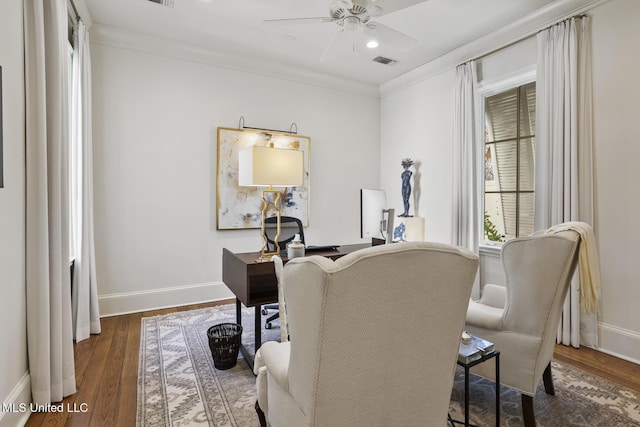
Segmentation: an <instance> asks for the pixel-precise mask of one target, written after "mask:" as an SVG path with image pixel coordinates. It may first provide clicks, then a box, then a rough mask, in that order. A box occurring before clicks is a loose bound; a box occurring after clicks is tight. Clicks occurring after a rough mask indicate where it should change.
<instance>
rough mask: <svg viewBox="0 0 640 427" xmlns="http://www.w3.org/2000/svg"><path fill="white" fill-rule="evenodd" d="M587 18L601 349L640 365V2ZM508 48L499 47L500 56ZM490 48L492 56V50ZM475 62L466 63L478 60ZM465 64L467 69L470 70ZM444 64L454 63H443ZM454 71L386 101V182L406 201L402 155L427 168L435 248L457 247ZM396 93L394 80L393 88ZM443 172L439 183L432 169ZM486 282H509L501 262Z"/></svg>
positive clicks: (510, 55) (529, 51)
mask: <svg viewBox="0 0 640 427" xmlns="http://www.w3.org/2000/svg"><path fill="white" fill-rule="evenodd" d="M597 4H598V6H596V7H595V8H593V9H592V10H590V11H588V13H589V14H590V15H591V16H592V24H593V32H592V40H593V50H592V51H593V91H594V121H595V123H594V130H595V170H596V198H597V199H596V203H597V205H596V223H595V224H594V225H595V229H596V233H597V237H598V239H599V245H600V261H601V270H602V312H601V315H600V318H599V325H598V330H599V336H600V347H601V350H602V351H605V352H607V353H611V354H614V355H618V356H621V357H623V358H626V359H629V360H633V361H636V362H638V363H640V311H639V310H638V309H637V302H638V301H640V287H638V286H637V283H638V281H637V277H638V274H637V271H636V270H635V267H636V264H637V260H638V259H640V245H638V243H637V242H638V241H640V230H639V228H638V227H637V225H636V224H637V213H638V212H639V211H640V197H638V190H637V186H636V185H635V183H636V182H637V181H638V179H637V176H636V175H637V173H634V172H636V171H637V168H638V164H639V163H640V146H639V144H638V136H637V134H638V133H637V131H636V126H635V123H636V122H637V117H638V116H639V115H640V106H639V105H640V104H639V103H638V99H640V84H638V81H637V76H638V75H640V58H639V57H638V55H636V53H635V52H636V50H637V46H638V45H639V44H640V27H639V26H638V25H637V23H638V22H640V2H637V1H636V0H613V1H611V2H604V3H602V2H601V3H597ZM497 47H499V45H496V46H494V48H497ZM489 50H491V49H489ZM535 54H536V51H535V41H534V39H529V40H527V41H524V42H522V43H519V44H518V45H516V46H513V47H511V48H509V49H506V50H505V51H502V52H499V53H496V54H494V55H491V56H489V57H487V58H485V59H483V60H482V61H481V64H480V66H479V74H480V77H481V78H482V79H483V80H484V82H483V83H485V84H487V85H490V84H491V83H492V82H495V81H498V80H501V79H503V78H509V77H510V76H513V75H515V74H518V73H519V72H522V71H523V70H524V71H526V70H527V69H529V67H530V65H531V64H535V62H536V59H535ZM472 57H473V55H470V56H469V57H468V58H466V59H471V58H472ZM463 61H464V59H463V60H460V61H458V63H459V62H463ZM440 62H441V63H444V62H445V61H442V60H440ZM454 66H455V63H452V64H449V65H448V67H444V68H443V71H441V72H440V73H435V72H433V69H429V68H428V67H427V68H426V69H427V70H428V73H426V74H425V77H424V78H423V79H422V80H420V79H416V81H415V82H414V83H413V84H412V85H407V84H406V82H405V81H402V83H401V84H399V85H400V87H404V89H400V90H390V91H388V92H387V93H385V94H384V96H383V98H382V100H381V111H382V119H381V141H380V144H381V153H382V157H381V180H382V183H383V187H384V188H385V189H387V190H388V191H395V193H392V194H397V197H396V198H395V200H396V202H395V203H396V207H399V206H402V202H401V198H400V195H399V183H400V180H399V173H400V171H401V169H400V167H399V162H400V159H401V158H402V157H411V156H415V160H419V161H421V162H423V164H428V165H429V166H427V167H424V166H423V168H422V178H421V182H420V185H421V188H422V194H421V199H420V204H419V207H420V215H424V216H426V222H427V231H426V238H427V239H428V240H437V241H444V242H449V241H450V235H451V227H452V224H451V220H450V213H451V197H450V195H449V192H450V189H451V183H452V177H451V174H450V173H449V172H448V171H449V170H450V168H449V165H450V158H451V156H452V151H451V139H452V132H451V129H452V125H453V121H452V96H453V86H452V84H453V76H454V69H453V67H454ZM388 87H391V88H393V87H394V85H393V82H391V84H389V85H388ZM430 169H434V170H435V171H437V173H436V172H434V173H433V175H430V174H429V173H428V171H429V170H430ZM481 268H482V269H483V271H482V272H481V273H482V274H481V281H482V280H484V281H487V280H491V281H493V280H496V281H500V279H501V277H502V274H501V272H500V271H499V269H500V268H501V266H500V263H499V260H498V259H497V258H496V257H494V256H491V255H489V256H483V257H482V259H481Z"/></svg>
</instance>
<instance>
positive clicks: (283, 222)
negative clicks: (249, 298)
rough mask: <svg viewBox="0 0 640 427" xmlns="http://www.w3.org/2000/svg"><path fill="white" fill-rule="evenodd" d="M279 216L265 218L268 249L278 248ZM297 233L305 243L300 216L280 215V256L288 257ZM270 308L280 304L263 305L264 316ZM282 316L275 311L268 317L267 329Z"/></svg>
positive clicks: (276, 307)
mask: <svg viewBox="0 0 640 427" xmlns="http://www.w3.org/2000/svg"><path fill="white" fill-rule="evenodd" d="M277 224H278V218H277V217H275V216H272V217H269V218H265V220H264V235H265V237H266V239H267V248H266V249H267V250H268V251H275V250H276V242H275V238H276V233H277V232H278V228H277ZM296 234H299V235H300V241H301V242H302V244H304V231H303V229H302V221H300V220H299V219H298V218H294V217H292V216H281V217H280V236H279V237H278V245H279V246H280V256H281V257H282V258H286V256H287V255H286V254H287V244H289V242H291V241H293V238H294V237H295V235H296ZM268 310H278V305H277V304H274V305H265V306H264V307H262V314H263V315H264V316H266V315H268V314H269V311H268ZM279 317H280V313H279V312H278V313H274V314H272V315H271V316H269V317H268V318H267V320H266V321H265V323H264V327H265V329H271V327H272V326H273V325H272V324H271V322H273V321H274V320H276V319H277V318H279Z"/></svg>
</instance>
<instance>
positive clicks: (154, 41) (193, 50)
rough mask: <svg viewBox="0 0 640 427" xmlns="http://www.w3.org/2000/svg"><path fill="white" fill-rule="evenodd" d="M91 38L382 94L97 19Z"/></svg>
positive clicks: (304, 81)
mask: <svg viewBox="0 0 640 427" xmlns="http://www.w3.org/2000/svg"><path fill="white" fill-rule="evenodd" d="M91 42H92V43H97V44H101V45H105V46H112V47H117V48H121V49H128V50H133V51H138V52H144V53H149V54H154V55H159V56H165V57H168V58H174V59H180V60H183V61H191V62H196V63H201V64H206V65H211V66H215V67H220V68H226V69H231V70H235V71H241V72H246V73H251V74H258V75H262V76H267V77H271V78H276V79H281V80H287V81H293V82H297V83H302V84H307V85H311V86H319V87H323V88H327V89H333V90H338V91H343V92H349V93H352V94H356V95H362V96H367V97H371V98H376V99H378V98H379V97H380V92H379V87H378V85H374V84H370V83H364V82H358V81H356V80H349V79H345V78H342V77H336V76H331V75H327V74H322V73H317V72H314V71H310V70H304V69H300V68H294V67H291V66H287V65H281V64H279V63H276V62H272V63H269V62H265V61H258V60H254V59H252V58H250V57H247V56H242V55H232V54H228V53H224V52H220V51H215V50H212V49H207V48H204V47H200V46H195V45H192V44H188V43H185V42H181V41H176V40H169V39H163V38H160V37H157V36H153V35H149V34H143V33H137V32H134V31H130V30H125V29H122V28H119V27H114V26H109V25H104V24H99V23H96V22H94V23H93V25H92V27H91Z"/></svg>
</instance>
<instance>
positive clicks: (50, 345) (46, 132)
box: [23, 0, 76, 404]
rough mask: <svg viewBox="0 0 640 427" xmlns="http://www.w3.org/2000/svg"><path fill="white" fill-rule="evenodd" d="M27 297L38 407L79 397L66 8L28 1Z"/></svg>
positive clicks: (49, 0) (50, 1)
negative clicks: (71, 250) (72, 270)
mask: <svg viewBox="0 0 640 427" xmlns="http://www.w3.org/2000/svg"><path fill="white" fill-rule="evenodd" d="M23 6H24V49H25V97H26V114H25V115H26V294H27V343H28V358H29V372H30V376H31V390H32V397H33V402H34V403H36V404H48V403H51V402H58V401H61V400H62V399H63V398H64V397H66V396H69V395H71V394H73V393H75V391H76V380H75V366H74V356H73V332H72V323H71V298H70V295H71V278H70V271H69V244H68V235H69V194H68V193H69V191H68V179H69V178H68V142H69V130H68V128H69V127H68V123H69V117H68V114H69V106H68V101H67V99H68V97H67V94H68V73H69V70H68V63H67V62H68V57H67V40H66V37H67V3H66V0H25V1H24V3H23Z"/></svg>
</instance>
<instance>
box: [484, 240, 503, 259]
mask: <svg viewBox="0 0 640 427" xmlns="http://www.w3.org/2000/svg"><path fill="white" fill-rule="evenodd" d="M502 245H503V243H502V242H491V241H486V240H485V241H483V242H480V255H481V256H488V257H493V258H500V255H501V254H502Z"/></svg>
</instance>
